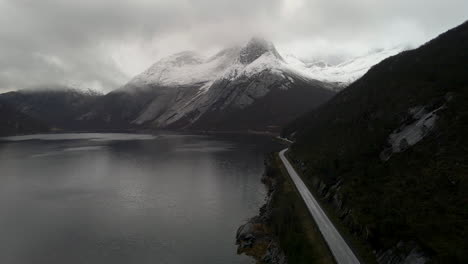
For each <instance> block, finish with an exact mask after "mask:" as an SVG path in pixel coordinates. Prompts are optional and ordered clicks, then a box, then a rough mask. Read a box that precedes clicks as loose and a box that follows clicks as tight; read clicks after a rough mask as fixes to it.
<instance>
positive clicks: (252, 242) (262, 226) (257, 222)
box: [236, 157, 287, 264]
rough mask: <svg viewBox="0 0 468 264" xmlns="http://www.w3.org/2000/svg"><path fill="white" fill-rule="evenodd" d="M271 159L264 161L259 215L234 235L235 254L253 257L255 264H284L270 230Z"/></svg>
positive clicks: (273, 186) (273, 184)
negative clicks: (263, 191)
mask: <svg viewBox="0 0 468 264" xmlns="http://www.w3.org/2000/svg"><path fill="white" fill-rule="evenodd" d="M272 160H273V159H272V157H267V158H266V159H265V173H264V174H263V177H262V182H263V183H264V184H265V185H266V187H267V188H268V195H267V198H266V203H265V204H264V205H263V206H262V207H261V208H260V210H259V215H257V216H254V217H252V218H251V219H249V220H248V221H247V223H245V224H243V225H242V226H240V227H239V229H238V230H237V234H236V245H238V248H237V253H238V254H246V255H248V256H251V257H253V258H254V259H255V260H256V261H257V264H286V263H287V261H286V257H285V255H284V253H283V251H282V250H281V248H280V246H279V242H278V238H277V237H276V236H275V234H274V232H273V230H272V225H271V222H272V210H273V208H272V207H273V206H272V201H273V197H274V196H275V195H276V194H277V188H276V187H277V184H278V179H277V175H276V174H275V173H273V170H274V169H273V166H272V164H271V162H272Z"/></svg>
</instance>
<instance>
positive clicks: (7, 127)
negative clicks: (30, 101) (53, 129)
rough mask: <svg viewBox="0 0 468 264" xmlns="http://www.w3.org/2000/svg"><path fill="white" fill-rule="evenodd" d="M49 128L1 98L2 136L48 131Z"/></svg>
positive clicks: (0, 123) (0, 126)
mask: <svg viewBox="0 0 468 264" xmlns="http://www.w3.org/2000/svg"><path fill="white" fill-rule="evenodd" d="M48 130H49V128H48V127H47V126H46V125H45V124H43V123H41V122H39V121H38V120H35V119H33V118H31V117H29V116H27V115H25V114H23V113H21V112H19V111H17V110H16V109H15V108H13V107H11V106H9V105H8V104H6V103H5V102H2V101H1V100H0V136H7V135H15V134H28V133H37V132H46V131H48Z"/></svg>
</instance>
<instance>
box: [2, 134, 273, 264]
mask: <svg viewBox="0 0 468 264" xmlns="http://www.w3.org/2000/svg"><path fill="white" fill-rule="evenodd" d="M10 140H12V139H10ZM15 140H20V141H8V142H2V143H0V168H1V176H0V229H1V230H2V235H1V236H0V263H12V264H16V263H21V264H23V263H113V264H114V263H249V262H250V260H249V259H247V258H245V257H240V256H237V255H236V254H235V246H234V234H235V231H236V229H237V227H238V226H239V224H240V223H242V222H243V221H244V220H245V219H247V218H248V217H250V216H252V215H254V214H255V213H256V211H257V210H258V207H259V206H260V205H261V204H262V203H263V197H264V188H263V186H262V185H261V183H260V177H261V174H262V172H263V154H264V153H265V152H267V151H269V150H273V149H277V148H278V146H275V144H273V142H272V141H271V140H269V139H267V138H263V137H236V138H231V137H222V138H220V137H208V136H183V135H157V136H154V135H136V136H134V135H128V134H118V135H114V134H71V135H70V134H67V135H40V136H38V135H36V136H28V137H22V138H20V139H18V138H16V139H15ZM96 140H98V141H96Z"/></svg>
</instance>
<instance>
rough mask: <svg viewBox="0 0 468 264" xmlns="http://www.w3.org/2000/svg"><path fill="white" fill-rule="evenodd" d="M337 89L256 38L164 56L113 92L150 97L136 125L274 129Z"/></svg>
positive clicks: (207, 128)
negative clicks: (203, 52) (210, 51)
mask: <svg viewBox="0 0 468 264" xmlns="http://www.w3.org/2000/svg"><path fill="white" fill-rule="evenodd" d="M335 88H336V87H335V86H334V85H333V84H329V83H324V82H321V81H317V80H314V79H313V78H310V77H309V76H307V75H306V74H304V73H302V72H300V71H297V69H296V68H295V67H293V66H292V65H290V64H289V63H288V62H286V61H285V60H284V59H283V57H282V56H281V55H280V54H279V53H278V51H277V50H276V48H275V46H274V45H273V44H272V43H270V42H268V41H265V40H263V39H259V38H253V39H252V40H251V41H249V42H248V43H247V44H246V45H245V46H244V47H231V48H228V49H225V50H222V51H220V52H219V53H217V54H216V55H214V56H212V57H208V58H204V57H202V56H200V55H198V54H196V53H194V52H182V53H178V54H175V55H172V56H170V57H167V58H165V59H162V60H160V61H159V62H157V63H155V64H154V65H152V66H151V67H150V68H149V69H147V70H146V71H145V72H143V73H142V74H140V75H138V76H136V77H135V78H133V79H132V80H131V81H130V82H129V83H127V84H126V85H125V86H124V87H122V88H121V89H119V90H118V91H116V92H114V94H116V93H126V94H128V96H130V97H135V96H139V95H138V94H141V93H144V94H146V96H145V98H146V99H148V98H149V97H152V99H151V100H149V101H147V102H144V103H141V105H142V107H141V111H139V112H138V114H137V115H136V116H135V117H134V119H133V120H132V121H131V122H132V123H134V124H137V125H149V126H153V127H158V128H197V129H203V130H220V129H223V130H238V129H260V130H265V129H266V130H274V129H278V128H279V127H280V126H281V125H284V124H285V123H286V122H289V121H290V120H292V119H293V118H294V117H296V116H297V115H299V114H301V113H302V112H304V111H308V110H310V109H312V108H314V107H316V106H317V105H319V104H320V103H323V102H324V101H326V100H327V99H328V98H330V97H331V96H332V95H333V93H334V92H333V90H334V89H335ZM259 104H261V105H262V107H263V108H262V109H256V108H257V107H258V106H259ZM273 104H275V105H273ZM253 110H255V113H251V111H253ZM235 119H239V120H237V121H236V120H235ZM201 124H203V125H201Z"/></svg>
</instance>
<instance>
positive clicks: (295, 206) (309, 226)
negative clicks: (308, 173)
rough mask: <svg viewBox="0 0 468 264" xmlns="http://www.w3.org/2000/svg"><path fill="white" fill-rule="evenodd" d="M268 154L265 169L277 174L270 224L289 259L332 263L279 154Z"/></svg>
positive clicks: (269, 172)
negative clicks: (269, 162)
mask: <svg viewBox="0 0 468 264" xmlns="http://www.w3.org/2000/svg"><path fill="white" fill-rule="evenodd" d="M270 158H271V159H272V162H271V165H270V166H271V168H268V171H267V173H268V174H270V175H269V176H270V177H275V178H276V180H277V185H276V191H275V194H274V195H273V197H272V201H271V203H272V215H271V223H270V225H269V226H270V228H271V229H272V230H271V231H272V233H274V234H275V235H276V237H277V238H278V240H279V244H280V246H281V249H282V250H283V252H284V253H285V255H286V257H287V259H288V263H289V264H296V263H317V264H331V263H335V261H334V259H333V257H332V255H331V252H330V251H329V249H328V246H327V245H326V243H325V241H324V240H323V238H322V235H321V234H320V231H319V230H318V227H317V226H316V224H315V222H314V220H313V219H312V217H311V216H310V213H309V211H308V210H307V207H306V206H305V204H304V201H303V200H302V198H301V197H300V195H299V193H298V192H297V191H296V188H295V186H294V183H293V182H292V180H291V178H290V177H289V176H288V174H287V172H286V171H285V168H284V167H283V165H282V162H281V160H280V159H279V156H278V155H277V154H275V155H274V156H272V157H270Z"/></svg>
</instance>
